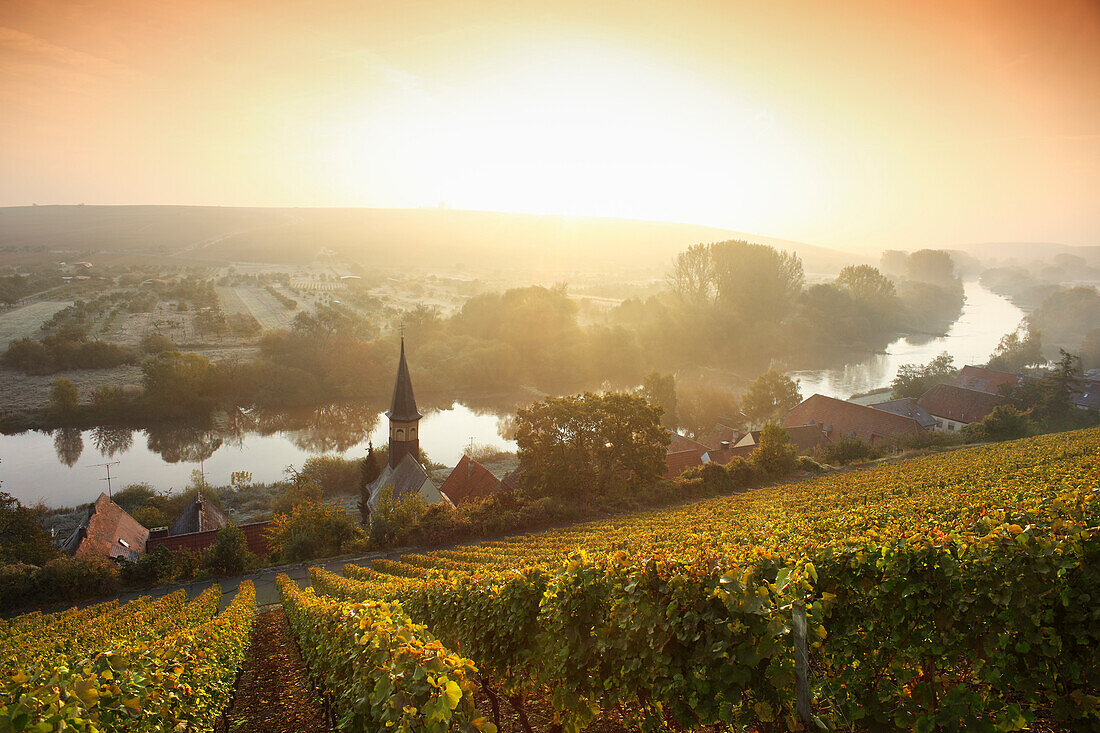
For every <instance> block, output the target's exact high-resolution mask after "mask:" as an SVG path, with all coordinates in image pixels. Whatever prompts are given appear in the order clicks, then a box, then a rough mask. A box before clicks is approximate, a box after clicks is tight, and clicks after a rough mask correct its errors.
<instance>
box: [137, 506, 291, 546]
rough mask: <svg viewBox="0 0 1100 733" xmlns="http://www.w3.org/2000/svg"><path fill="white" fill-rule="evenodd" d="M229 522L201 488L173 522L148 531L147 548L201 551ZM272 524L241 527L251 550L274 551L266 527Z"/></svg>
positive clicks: (243, 525) (254, 523)
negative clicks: (167, 525)
mask: <svg viewBox="0 0 1100 733" xmlns="http://www.w3.org/2000/svg"><path fill="white" fill-rule="evenodd" d="M227 526H229V520H228V519H227V518H226V516H225V514H223V513H222V510H221V509H219V508H218V507H217V506H216V505H215V504H214V502H212V501H210V499H209V498H208V497H206V496H204V495H203V493H202V492H201V491H199V492H197V493H196V494H195V496H194V497H193V498H192V499H191V501H190V502H188V504H187V506H185V507H184V508H183V511H182V512H180V515H179V516H178V517H176V519H175V521H174V522H172V524H171V526H169V527H158V528H156V529H153V530H150V531H149V539H148V541H147V542H146V543H145V551H146V552H147V553H150V552H153V551H155V550H156V549H157V548H158V547H165V548H167V549H168V550H171V551H173V552H175V551H178V550H187V551H190V552H198V551H199V550H203V549H205V548H207V547H211V546H212V545H213V544H214V543H215V542H217V540H218V531H219V530H221V529H223V528H224V527H227ZM270 526H271V522H253V523H251V524H242V525H240V526H239V527H238V529H240V530H241V533H242V534H243V535H244V541H245V544H246V545H247V546H248V549H249V551H250V552H253V553H255V554H257V555H261V556H262V555H266V554H268V553H269V552H270V551H271V548H270V546H269V545H268V542H267V531H268V529H269V528H270Z"/></svg>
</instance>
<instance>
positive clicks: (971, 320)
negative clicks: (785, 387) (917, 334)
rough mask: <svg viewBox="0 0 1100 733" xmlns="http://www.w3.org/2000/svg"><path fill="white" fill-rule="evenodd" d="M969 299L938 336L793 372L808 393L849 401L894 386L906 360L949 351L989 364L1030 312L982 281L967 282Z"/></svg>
mask: <svg viewBox="0 0 1100 733" xmlns="http://www.w3.org/2000/svg"><path fill="white" fill-rule="evenodd" d="M965 295H966V303H965V305H964V306H963V309H962V313H961V314H960V315H959V319H958V320H957V321H955V322H954V323H953V324H952V325H951V328H949V329H948V331H947V333H946V334H944V335H943V336H940V337H937V338H932V339H928V338H923V339H910V338H900V339H898V340H896V341H894V342H893V343H891V344H890V345H889V346H887V347H886V350H885V353H882V354H872V355H869V356H867V357H865V358H862V359H860V360H859V361H853V362H849V363H848V364H846V365H845V366H843V367H839V368H834V369H807V370H800V371H795V372H792V373H791V376H792V377H793V378H795V379H797V380H798V383H799V384H798V389H799V392H800V393H801V394H802V396H803V397H804V398H805V397H809V396H810V395H812V394H823V395H827V396H829V397H837V398H839V399H842V400H846V399H848V398H849V397H851V396H852V395H854V394H860V393H863V392H869V391H870V390H873V389H878V388H879V387H886V386H889V384H890V382H892V381H893V380H894V377H895V376H896V375H897V373H898V367H900V366H901V365H902V364H925V363H927V362H928V361H930V360H932V359H933V358H934V357H936V356H938V355H939V354H941V353H943V352H944V351H946V352H947V353H949V354H951V356H953V357H954V358H955V366H956V367H962V366H964V365H966V364H984V363H985V362H986V361H988V360H989V356H990V354H992V353H993V350H994V349H995V348H996V347H997V344H998V343H999V342H1000V340H1001V337H1002V336H1004V335H1005V334H1006V333H1008V332H1009V331H1014V330H1016V327H1017V326H1019V325H1020V321H1021V319H1023V317H1024V312H1023V311H1022V310H1020V309H1019V308H1017V307H1016V306H1015V305H1013V304H1012V303H1011V302H1009V300H1008V299H1007V298H1004V297H1002V296H1000V295H997V294H996V293H994V292H992V291H991V290H989V289H987V288H984V287H982V286H981V285H979V284H978V283H977V282H968V283H966V285H965Z"/></svg>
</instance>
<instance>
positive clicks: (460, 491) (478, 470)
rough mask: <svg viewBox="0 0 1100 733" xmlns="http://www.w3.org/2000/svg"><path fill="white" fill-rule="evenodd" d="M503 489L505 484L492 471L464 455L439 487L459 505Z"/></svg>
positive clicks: (441, 491)
mask: <svg viewBox="0 0 1100 733" xmlns="http://www.w3.org/2000/svg"><path fill="white" fill-rule="evenodd" d="M503 489H504V484H502V483H501V481H500V479H498V478H497V477H496V476H494V475H493V472H492V471H490V470H489V469H487V468H486V467H485V466H483V465H481V464H480V463H478V462H477V461H475V460H474V459H473V458H470V457H469V456H465V455H464V456H462V460H460V461H459V462H458V465H457V466H455V467H454V470H453V471H451V474H450V475H449V476H447V479H446V480H445V481H444V482H443V484H442V485H441V486H440V487H439V492H440V493H441V494H443V496H445V497H446V498H447V499H448V500H449V501H450V502H451V503H452V504H454V505H455V506H458V505H459V504H468V503H470V502H473V501H477V500H479V499H484V498H486V497H488V496H492V495H493V494H495V493H497V492H499V491H501V490H503Z"/></svg>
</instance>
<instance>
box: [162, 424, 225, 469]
mask: <svg viewBox="0 0 1100 733" xmlns="http://www.w3.org/2000/svg"><path fill="white" fill-rule="evenodd" d="M145 434H146V437H147V443H148V446H149V450H151V451H153V452H154V453H156V454H157V455H159V456H160V457H161V458H163V459H164V460H165V461H167V462H168V463H198V462H199V461H205V460H206V459H208V458H209V457H210V456H212V455H214V451H216V450H217V449H218V448H221V447H222V443H223V442H224V438H223V437H222V436H221V435H219V434H218V432H217V429H216V428H208V427H199V426H193V425H157V426H155V427H151V428H149V429H148V430H147V431H146V433H145Z"/></svg>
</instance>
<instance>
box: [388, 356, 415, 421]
mask: <svg viewBox="0 0 1100 733" xmlns="http://www.w3.org/2000/svg"><path fill="white" fill-rule="evenodd" d="M386 417H388V418H389V419H390V420H419V419H420V418H422V417H423V415H421V414H420V413H419V412H417V410H416V398H415V397H413V385H412V379H410V378H409V364H408V362H407V361H405V337H404V336H402V337H401V361H400V362H399V363H398V365H397V381H396V382H395V383H394V385H393V402H392V403H390V411H389V412H387V413H386Z"/></svg>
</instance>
